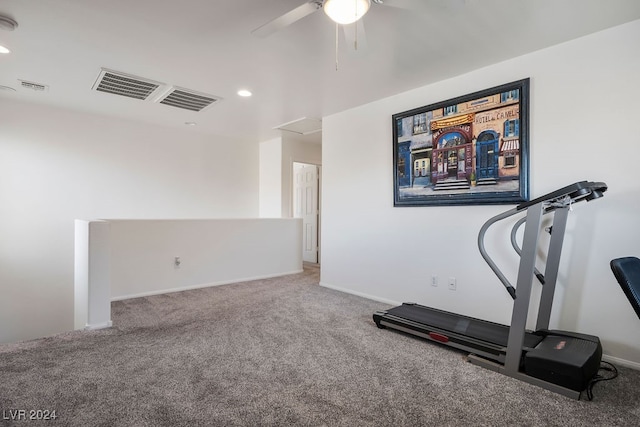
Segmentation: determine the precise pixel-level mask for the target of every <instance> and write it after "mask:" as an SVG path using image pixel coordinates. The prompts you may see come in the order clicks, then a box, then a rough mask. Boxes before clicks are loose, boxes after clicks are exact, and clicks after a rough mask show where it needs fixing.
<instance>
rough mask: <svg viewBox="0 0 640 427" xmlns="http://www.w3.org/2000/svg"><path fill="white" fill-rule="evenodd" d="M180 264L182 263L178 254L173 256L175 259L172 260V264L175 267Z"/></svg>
mask: <svg viewBox="0 0 640 427" xmlns="http://www.w3.org/2000/svg"><path fill="white" fill-rule="evenodd" d="M180 264H182V261H181V260H180V257H179V256H177V257H175V259H174V260H173V266H174V267H175V268H180Z"/></svg>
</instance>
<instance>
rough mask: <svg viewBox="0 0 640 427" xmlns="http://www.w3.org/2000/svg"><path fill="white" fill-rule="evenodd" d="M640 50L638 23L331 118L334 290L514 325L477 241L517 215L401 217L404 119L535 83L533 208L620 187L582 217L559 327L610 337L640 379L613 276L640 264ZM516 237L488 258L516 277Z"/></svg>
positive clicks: (569, 254) (577, 214) (326, 131)
mask: <svg viewBox="0 0 640 427" xmlns="http://www.w3.org/2000/svg"><path fill="white" fill-rule="evenodd" d="M638 40H640V21H635V22H632V23H630V24H627V25H623V26H620V27H616V28H613V29H610V30H607V31H603V32H600V33H597V34H593V35H590V36H587V37H584V38H581V39H578V40H574V41H571V42H568V43H565V44H562V45H558V46H555V47H552V48H549V49H545V50H542V51H538V52H535V53H532V54H529V55H525V56H522V57H518V58H515V59H513V60H509V61H506V62H503V63H499V64H495V65H492V66H489V67H486V68H483V69H479V70H477V71H474V72H471V73H468V74H465V75H461V76H458V77H455V78H452V79H449V80H446V81H442V82H439V83H436V84H432V85H429V86H425V87H422V88H418V89H415V90H412V91H409V92H406V93H402V94H399V95H397V96H394V97H390V98H387V99H383V100H380V101H378V102H373V103H371V104H367V105H363V106H361V107H358V108H355V109H352V110H349V111H346V112H343V113H340V114H335V115H332V116H329V117H325V118H323V155H322V165H323V194H322V198H323V221H322V229H323V235H322V238H323V263H322V284H324V285H327V286H332V287H336V288H340V289H343V290H346V291H348V292H353V293H359V294H364V295H368V296H371V297H374V298H376V299H379V300H381V301H386V302H402V301H415V302H419V303H422V304H425V305H429V306H433V307H437V308H441V309H445V310H450V311H455V312H459V313H463V314H466V315H469V316H473V317H479V318H483V319H487V320H491V321H497V322H502V323H508V322H509V318H510V310H511V306H512V305H511V299H510V297H509V296H508V294H507V293H506V292H505V291H504V288H503V287H502V285H501V284H500V283H499V282H498V280H497V279H496V278H495V276H493V274H492V272H491V271H490V269H489V268H488V267H487V266H486V264H485V263H484V261H483V260H482V259H481V257H480V254H479V253H478V249H477V245H476V239H477V233H478V231H479V229H480V227H481V225H482V223H484V221H486V220H487V219H488V218H490V217H491V216H493V215H494V214H497V213H499V212H502V211H504V210H507V209H509V208H510V206H471V207H470V206H466V207H412V208H411V207H409V208H408V207H403V208H394V207H393V179H392V176H393V175H392V141H391V139H392V123H391V115H392V114H394V113H398V112H402V111H406V110H409V109H412V108H415V107H420V106H423V105H428V104H431V103H434V102H438V101H443V100H446V99H450V98H453V97H456V96H460V95H464V94H467V93H471V92H474V91H478V90H482V89H486V88H490V87H492V86H497V85H499V84H502V83H507V82H511V81H515V80H519V79H522V78H526V77H530V78H531V116H530V120H531V133H530V137H531V151H530V153H531V195H532V196H533V197H537V196H540V195H542V194H544V193H547V192H549V191H552V190H554V189H557V188H559V187H561V186H564V185H567V184H570V183H572V182H575V181H580V180H591V181H604V182H606V183H607V184H608V185H609V191H608V192H607V193H606V194H605V197H604V198H602V199H600V200H596V201H593V202H590V203H580V204H578V205H576V206H575V208H574V212H573V213H572V214H571V217H570V223H569V225H568V231H567V237H566V240H565V249H564V252H563V258H562V267H561V271H560V277H559V284H558V286H559V296H558V299H557V300H556V301H557V304H556V307H555V308H556V309H557V310H555V312H554V316H552V326H554V327H559V328H564V329H569V330H577V331H581V332H585V333H591V334H595V335H598V336H600V337H601V339H602V341H603V345H604V351H605V353H606V354H607V355H610V356H613V357H615V358H619V359H623V360H626V361H627V362H632V363H635V364H637V366H639V367H640V332H639V331H640V319H638V318H637V317H636V315H635V313H634V312H633V310H632V308H631V306H630V305H629V303H628V302H627V300H626V299H625V297H624V295H623V293H622V291H621V290H620V289H619V286H618V285H617V283H616V282H615V279H614V278H613V275H612V274H611V271H610V268H609V261H610V260H611V259H612V258H616V257H620V256H628V255H636V256H639V255H640V223H639V221H640V220H639V218H640V216H639V215H638V212H639V211H640V180H638V179H637V177H635V172H636V171H637V170H638V165H637V162H638V159H640V141H639V139H638V136H637V130H636V123H637V121H638V117H640V103H638V101H637V100H638V99H639V97H640V79H639V78H638V76H640V55H638V54H637V51H638V46H637V42H638ZM361 165H366V167H361ZM509 227H510V226H509ZM509 227H498V229H497V230H496V232H495V233H493V234H492V235H489V236H488V241H487V248H488V250H489V251H490V253H492V255H495V257H496V258H497V262H498V264H499V265H500V266H501V267H505V270H506V271H507V273H508V274H509V275H510V277H512V278H514V277H515V276H514V275H513V274H514V272H515V266H516V264H517V259H516V257H515V255H513V253H512V250H511V248H510V246H509V240H508V230H509ZM501 233H502V234H501ZM500 239H502V240H500ZM432 275H438V277H439V278H440V285H439V286H438V287H432V286H431V285H430V280H431V276H432ZM449 276H455V277H456V278H457V288H458V289H457V291H450V290H448V289H447V286H446V283H445V282H446V280H447V278H448V277H449ZM380 307H381V309H382V308H385V307H387V305H386V304H384V303H381V306H380Z"/></svg>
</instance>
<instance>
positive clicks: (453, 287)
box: [449, 277, 456, 291]
mask: <svg viewBox="0 0 640 427" xmlns="http://www.w3.org/2000/svg"><path fill="white" fill-rule="evenodd" d="M449 289H450V290H452V291H455V290H456V278H455V277H449Z"/></svg>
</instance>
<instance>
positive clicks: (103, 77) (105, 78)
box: [93, 68, 163, 100]
mask: <svg viewBox="0 0 640 427" xmlns="http://www.w3.org/2000/svg"><path fill="white" fill-rule="evenodd" d="M162 85H163V83H160V82H155V81H153V80H149V79H143V78H141V77H136V76H132V75H129V74H124V73H120V72H118V71H112V70H107V69H105V68H103V69H102V70H101V72H100V75H99V76H98V79H97V80H96V82H95V83H94V84H93V89H94V90H97V91H99V92H106V93H111V94H114V95H120V96H126V97H128V98H135V99H142V100H144V99H147V98H149V96H150V95H151V94H152V93H154V92H155V91H157V90H158V88H159V87H160V86H162Z"/></svg>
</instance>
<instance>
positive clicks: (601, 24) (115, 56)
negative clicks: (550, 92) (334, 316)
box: [0, 0, 640, 141]
mask: <svg viewBox="0 0 640 427" xmlns="http://www.w3.org/2000/svg"><path fill="white" fill-rule="evenodd" d="M304 2H305V0H182V1H168V0H109V1H104V0H99V1H98V0H2V1H0V14H2V15H5V16H9V17H11V18H12V19H14V20H16V21H17V22H18V23H19V27H18V28H17V29H16V30H15V31H12V32H9V31H3V30H0V45H5V46H6V47H9V48H10V49H11V50H12V53H11V54H9V55H2V56H0V85H2V86H9V87H13V88H15V89H16V91H15V92H12V91H7V90H0V102H11V101H12V100H24V101H28V102H36V103H42V104H48V105H53V106H58V107H62V108H68V109H73V110H81V111H86V112H91V113H97V114H105V115H112V116H120V117H126V118H128V119H131V120H136V121H142V122H147V123H153V124H158V125H163V126H164V125H169V126H176V127H182V128H184V129H185V130H188V131H198V132H206V133H210V134H215V135H222V136H227V137H240V138H249V139H251V140H255V141H263V140H267V139H270V138H273V137H276V136H278V135H279V132H280V131H277V130H274V129H273V128H274V127H276V126H278V125H280V124H283V123H287V122H291V121H293V120H296V119H299V118H302V117H309V118H321V117H323V116H327V115H330V114H333V113H337V112H340V111H343V110H345V109H348V108H351V107H355V106H357V105H361V104H365V103H367V102H371V101H374V100H376V99H380V98H383V97H386V96H390V95H393V94H396V93H400V92H403V91H406V90H409V89H412V88H415V87H419V86H423V85H426V84H429V83H433V82H436V81H439V80H443V79H445V78H449V77H452V76H455V75H459V74H462V73H465V72H468V71H471V70H474V69H477V68H480V67H483V66H486V65H489V64H492V63H496V62H499V61H502V60H505V59H508V58H512V57H515V56H519V55H523V54H526V53H528V52H532V51H534V50H538V49H542V48H545V47H548V46H551V45H554V44H558V43H561V42H564V41H567V40H570V39H573V38H577V37H580V36H583V35H586V34H589V33H592V32H596V31H599V30H602V29H605V28H608V27H611V26H615V25H619V24H622V23H625V22H629V21H632V20H636V19H640V1H639V0H606V1H605V0H385V3H386V5H377V4H372V8H371V10H370V11H369V13H368V14H367V15H365V17H364V18H363V21H362V22H363V24H364V27H365V32H366V45H367V46H366V49H362V48H361V49H360V50H358V51H357V52H356V51H354V50H353V49H350V48H348V47H347V46H346V45H345V42H344V34H343V33H342V31H341V32H340V33H339V34H340V44H339V50H338V65H339V67H338V70H337V71H336V61H335V25H334V24H333V23H332V22H331V21H330V20H329V19H328V18H327V17H326V16H325V15H324V13H322V12H321V11H318V12H316V13H314V14H312V15H310V16H307V17H305V18H303V19H302V20H300V21H298V22H296V23H294V24H292V25H290V26H289V27H287V28H285V29H283V30H281V31H279V32H276V33H275V34H272V35H271V36H269V37H267V38H258V37H255V36H253V35H252V34H251V31H252V30H253V29H255V28H257V27H259V26H261V25H262V24H264V23H266V22H268V21H270V20H272V19H274V18H276V17H278V16H280V15H282V14H283V13H285V12H287V11H289V10H291V9H293V8H294V7H296V6H299V5H300V4H302V3H304ZM394 2H395V3H396V5H400V4H407V3H409V4H413V10H406V9H402V8H397V7H390V6H391V5H393V3H394ZM361 42H362V37H361ZM630 54H637V52H635V53H632V52H630ZM595 60H597V58H594V61H595ZM102 67H105V68H109V69H112V70H116V71H121V72H124V73H128V74H132V75H135V76H139V77H144V78H148V79H152V80H156V81H159V82H163V83H166V84H168V85H175V86H181V87H184V88H188V89H193V90H196V91H199V92H205V93H209V94H212V95H216V96H219V97H222V98H223V101H221V102H219V103H218V104H216V105H214V106H213V107H211V108H209V109H207V110H205V111H202V112H199V113H196V112H190V111H185V110H181V109H176V108H173V107H169V106H165V105H161V104H157V103H154V102H151V101H140V100H135V99H129V98H124V97H119V96H115V95H110V94H104V93H100V92H96V91H93V90H91V88H92V86H93V83H94V81H95V80H96V78H97V76H98V74H99V72H100V69H101V68H102ZM523 77H525V76H523ZM18 79H22V80H27V81H32V82H36V83H42V84H46V85H48V86H49V90H48V91H47V92H35V91H32V90H28V89H24V88H22V87H20V85H19V82H18ZM240 88H247V89H250V90H251V91H253V93H254V96H253V97H251V98H241V97H239V96H237V94H236V91H237V90H238V89H240ZM460 95H462V94H460ZM185 122H197V124H198V125H197V126H195V127H188V128H187V126H185V124H184V123H185Z"/></svg>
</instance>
